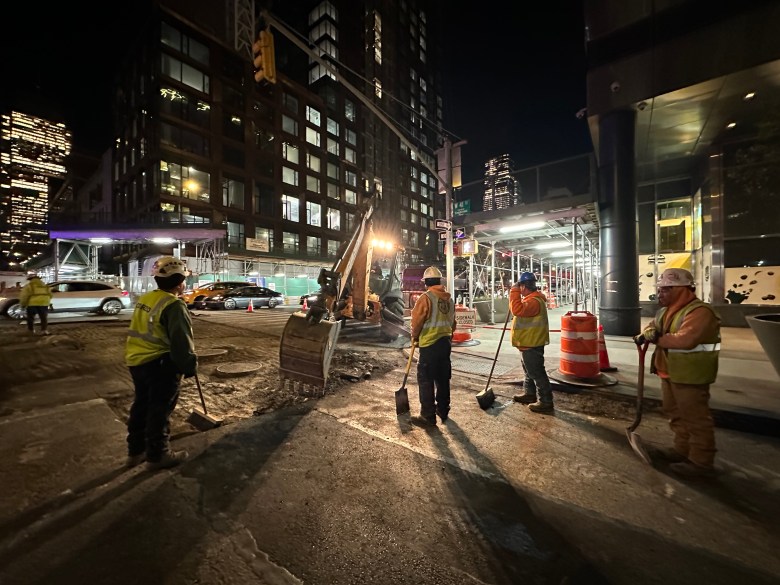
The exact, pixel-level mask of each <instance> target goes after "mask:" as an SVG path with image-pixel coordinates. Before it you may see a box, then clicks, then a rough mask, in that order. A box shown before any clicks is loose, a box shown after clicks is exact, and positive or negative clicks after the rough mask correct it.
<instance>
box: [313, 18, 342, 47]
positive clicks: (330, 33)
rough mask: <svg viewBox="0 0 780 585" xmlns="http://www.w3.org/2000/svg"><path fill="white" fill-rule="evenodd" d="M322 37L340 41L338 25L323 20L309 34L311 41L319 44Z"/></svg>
mask: <svg viewBox="0 0 780 585" xmlns="http://www.w3.org/2000/svg"><path fill="white" fill-rule="evenodd" d="M322 37H328V38H330V39H332V40H334V41H338V40H339V31H338V29H337V28H336V25H335V24H333V23H332V22H331V21H329V20H323V21H321V22H320V23H319V24H318V25H316V26H315V27H314V28H312V29H311V31H310V32H309V40H310V41H311V42H312V43H317V41H319V40H320V39H321V38H322Z"/></svg>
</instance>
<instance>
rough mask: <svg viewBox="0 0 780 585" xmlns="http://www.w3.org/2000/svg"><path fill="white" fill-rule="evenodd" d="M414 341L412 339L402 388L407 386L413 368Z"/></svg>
mask: <svg viewBox="0 0 780 585" xmlns="http://www.w3.org/2000/svg"><path fill="white" fill-rule="evenodd" d="M415 345H416V344H415V343H414V341H412V349H411V351H410V352H409V360H408V361H407V362H406V371H405V372H404V381H403V383H402V384H401V388H403V387H404V386H406V380H407V378H409V371H410V370H411V369H412V358H413V357H414V347H415Z"/></svg>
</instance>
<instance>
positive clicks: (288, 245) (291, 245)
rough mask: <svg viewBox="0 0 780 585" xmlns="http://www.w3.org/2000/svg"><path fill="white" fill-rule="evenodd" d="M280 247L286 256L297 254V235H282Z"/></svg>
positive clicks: (290, 233) (287, 233) (288, 233)
mask: <svg viewBox="0 0 780 585" xmlns="http://www.w3.org/2000/svg"><path fill="white" fill-rule="evenodd" d="M282 247H283V248H284V251H285V252H286V253H287V254H297V253H298V234H294V233H292V232H283V233H282Z"/></svg>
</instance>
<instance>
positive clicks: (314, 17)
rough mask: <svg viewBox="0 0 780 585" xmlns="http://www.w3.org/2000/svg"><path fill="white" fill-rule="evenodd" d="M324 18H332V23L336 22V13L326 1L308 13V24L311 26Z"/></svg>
mask: <svg viewBox="0 0 780 585" xmlns="http://www.w3.org/2000/svg"><path fill="white" fill-rule="evenodd" d="M325 16H327V17H329V18H332V19H333V22H338V11H337V10H336V9H335V8H334V7H333V4H331V3H330V2H328V1H327V0H326V1H325V2H320V3H319V4H318V5H317V6H316V8H314V10H312V11H311V12H309V24H310V25H312V24H314V23H315V22H317V21H318V20H319V19H320V18H323V17H325Z"/></svg>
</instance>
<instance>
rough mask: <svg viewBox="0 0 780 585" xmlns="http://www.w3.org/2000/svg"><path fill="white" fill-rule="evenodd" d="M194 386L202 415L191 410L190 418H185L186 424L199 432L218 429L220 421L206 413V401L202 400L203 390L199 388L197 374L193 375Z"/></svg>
mask: <svg viewBox="0 0 780 585" xmlns="http://www.w3.org/2000/svg"><path fill="white" fill-rule="evenodd" d="M195 384H196V385H197V386H198V394H200V404H201V406H203V414H201V413H199V412H198V411H197V410H193V411H192V412H190V416H188V417H187V422H188V423H190V424H191V425H192V426H193V427H195V428H196V429H198V430H199V431H208V430H211V429H213V428H216V427H218V426H219V425H220V424H222V421H219V420H217V419H215V418H212V417H210V416H209V415H208V412H206V401H205V400H204V399H203V390H201V388H200V380H199V379H198V374H195Z"/></svg>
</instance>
